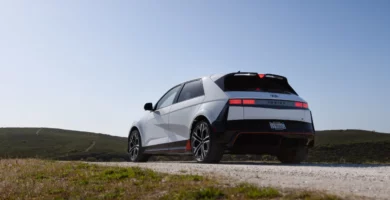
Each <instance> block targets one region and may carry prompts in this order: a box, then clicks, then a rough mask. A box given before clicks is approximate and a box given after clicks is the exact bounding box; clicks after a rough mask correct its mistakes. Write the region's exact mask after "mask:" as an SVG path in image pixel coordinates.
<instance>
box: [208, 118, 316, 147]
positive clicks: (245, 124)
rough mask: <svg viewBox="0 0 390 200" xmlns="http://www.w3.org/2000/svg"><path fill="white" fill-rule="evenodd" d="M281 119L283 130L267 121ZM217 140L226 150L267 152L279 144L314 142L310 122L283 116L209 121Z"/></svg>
mask: <svg viewBox="0 0 390 200" xmlns="http://www.w3.org/2000/svg"><path fill="white" fill-rule="evenodd" d="M274 121H277V122H283V123H284V124H285V126H286V129H285V130H278V131H277V130H273V129H271V127H270V124H269V123H270V122H274ZM212 127H213V132H214V133H215V134H216V136H217V137H216V138H217V141H218V143H222V144H224V145H225V146H226V148H227V151H228V152H230V153H248V154H250V153H254V154H259V153H271V154H274V153H275V151H277V150H279V149H280V148H281V147H294V146H307V147H312V146H313V145H314V135H315V130H314V126H313V124H312V123H306V122H299V121H287V120H232V121H219V122H218V121H216V122H214V123H212Z"/></svg>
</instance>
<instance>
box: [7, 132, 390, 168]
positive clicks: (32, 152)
mask: <svg viewBox="0 0 390 200" xmlns="http://www.w3.org/2000/svg"><path fill="white" fill-rule="evenodd" d="M126 148H127V138H124V137H115V136H110V135H104V134H98V133H89V132H80V131H71V130H62V129H51V128H44V129H40V128H0V158H42V159H54V160H85V161H125V160H128V156H127V154H126ZM387 152H390V134H384V133H377V132H373V131H362V130H331V131H318V132H317V133H316V142H315V147H314V148H313V149H311V151H310V153H309V158H308V162H326V163H390V154H388V153H387ZM190 159H192V158H191V157H154V158H153V157H152V160H190ZM224 160H229V161H245V160H266V161H276V158H275V157H272V156H258V155H226V156H224Z"/></svg>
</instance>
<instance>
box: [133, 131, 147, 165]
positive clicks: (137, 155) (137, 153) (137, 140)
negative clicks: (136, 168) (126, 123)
mask: <svg viewBox="0 0 390 200" xmlns="http://www.w3.org/2000/svg"><path fill="white" fill-rule="evenodd" d="M128 142H129V143H128V153H129V158H130V161H131V162H146V161H148V160H149V158H150V155H147V154H144V149H143V148H142V143H141V136H140V134H139V132H138V130H137V129H135V130H133V131H131V133H130V135H129V140H128Z"/></svg>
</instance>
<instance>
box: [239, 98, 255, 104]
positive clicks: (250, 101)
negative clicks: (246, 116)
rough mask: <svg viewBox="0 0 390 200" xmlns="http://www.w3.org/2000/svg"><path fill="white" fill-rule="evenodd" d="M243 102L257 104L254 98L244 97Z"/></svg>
mask: <svg viewBox="0 0 390 200" xmlns="http://www.w3.org/2000/svg"><path fill="white" fill-rule="evenodd" d="M242 103H243V104H244V105H254V104H255V100H254V99H243V100H242Z"/></svg>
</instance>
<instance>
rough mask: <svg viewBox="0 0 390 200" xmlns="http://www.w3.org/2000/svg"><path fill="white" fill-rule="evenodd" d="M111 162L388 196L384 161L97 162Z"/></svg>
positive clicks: (283, 185)
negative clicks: (327, 162) (351, 163)
mask: <svg viewBox="0 0 390 200" xmlns="http://www.w3.org/2000/svg"><path fill="white" fill-rule="evenodd" d="M99 164H102V165H114V166H122V167H129V166H139V167H145V168H150V169H153V170H156V171H160V172H167V173H176V174H183V173H186V174H191V173H192V174H200V175H212V176H218V177H224V178H226V179H227V180H229V181H236V182H239V181H245V182H249V183H253V184H256V185H259V186H272V187H278V188H282V189H305V190H322V191H327V192H329V193H332V194H338V195H341V196H349V195H358V196H363V197H371V198H375V199H390V166H389V165H387V166H384V165H332V164H302V165H281V164H269V163H255V162H240V163H237V162H236V163H229V162H225V163H221V164H197V163H192V162H148V163H126V162H118V163H115V162H109V163H99Z"/></svg>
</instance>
